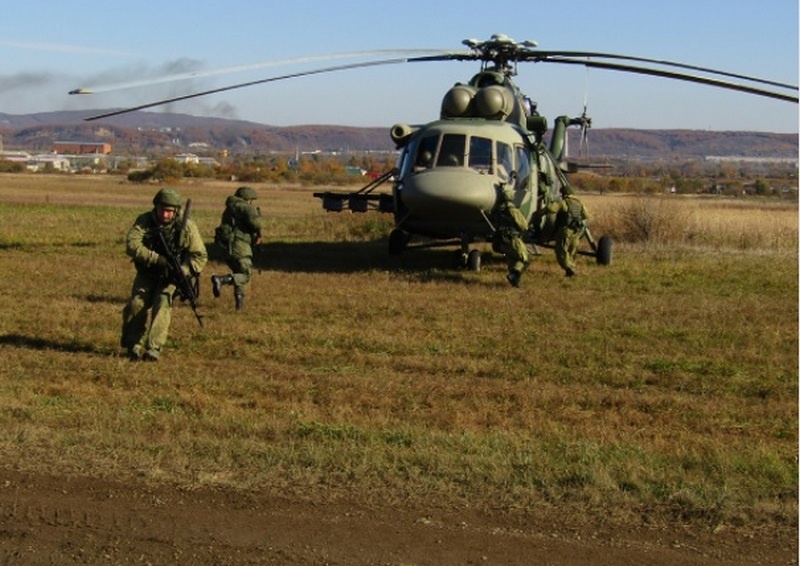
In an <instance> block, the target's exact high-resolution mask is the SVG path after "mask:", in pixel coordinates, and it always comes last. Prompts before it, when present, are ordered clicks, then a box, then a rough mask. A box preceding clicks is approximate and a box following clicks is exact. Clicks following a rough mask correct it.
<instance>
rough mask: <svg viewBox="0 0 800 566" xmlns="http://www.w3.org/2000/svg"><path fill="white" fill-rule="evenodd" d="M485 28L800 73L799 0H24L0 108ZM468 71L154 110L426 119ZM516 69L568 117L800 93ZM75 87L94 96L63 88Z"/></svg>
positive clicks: (601, 120)
mask: <svg viewBox="0 0 800 566" xmlns="http://www.w3.org/2000/svg"><path fill="white" fill-rule="evenodd" d="M496 33H502V34H506V35H508V36H510V37H511V38H513V39H515V40H517V41H523V40H534V41H537V42H538V44H539V48H540V49H545V50H554V49H559V50H587V51H595V52H604V53H616V54H624V55H634V56H638V57H648V58H654V59H661V60H670V61H678V62H682V63H688V64H692V65H697V66H702V67H710V68H714V69H720V70H724V71H729V72H735V73H740V74H743V75H749V76H756V77H760V78H766V79H771V80H776V81H780V82H785V83H790V84H792V85H797V84H798V2H797V0H769V2H754V1H753V0H670V1H660V2H647V1H643V0H573V1H571V2H553V1H552V0H549V1H546V2H545V1H541V0H520V1H518V0H503V1H502V2H492V1H491V0H482V1H477V0H459V1H453V0H442V1H430V0H404V1H402V2H389V1H384V0H350V1H348V0H340V1H338V2H329V1H327V0H293V1H291V2H282V1H273V2H263V1H262V2H259V1H257V0H226V1H225V2H196V1H195V2H187V1H183V0H168V1H163V0H158V1H153V0H138V1H132V0H120V1H116V2H108V3H101V4H84V3H79V2H70V3H55V2H52V1H48V0H28V1H27V2H10V3H8V4H7V5H4V6H3V17H2V19H1V20H0V113H6V114H27V113H35V112H51V111H58V110H106V109H114V108H121V107H130V106H135V105H139V104H146V103H149V102H152V101H156V100H160V99H164V98H168V97H173V96H180V95H184V94H189V93H192V92H198V91H203V90H209V89H214V88H220V87H224V86H229V85H233V84H238V83H242V82H248V81H254V80H261V79H265V78H270V77H276V76H282V75H286V74H292V73H298V72H305V71H310V70H314V69H320V68H327V67H331V66H335V65H346V64H350V63H356V62H364V61H370V60H383V59H391V58H397V57H405V56H408V55H409V54H412V55H413V54H416V51H412V50H419V49H435V50H447V51H462V50H465V49H466V48H465V47H464V46H463V45H462V43H461V42H462V40H464V39H467V38H476V39H479V40H485V39H488V38H489V37H490V36H492V35H493V34H496ZM354 53H358V54H361V55H358V56H356V55H352V54H354ZM342 54H351V55H349V56H346V57H345V56H344V55H342ZM221 70H222V71H226V72H224V73H222V72H218V71H221ZM478 70H479V64H478V63H477V62H435V63H401V64H390V65H382V66H372V67H368V68H361V69H351V70H345V71H339V72H329V73H321V74H316V75H313V76H306V77H302V78H295V79H290V80H281V81H275V82H269V83H267V84H260V85H256V86H252V87H248V88H244V89H238V90H234V91H228V92H224V93H219V94H214V95H210V96H207V97H202V98H198V99H193V100H188V101H184V102H176V103H171V104H169V105H166V106H163V107H160V108H155V109H151V110H150V111H155V112H158V111H171V112H180V113H187V114H194V115H200V116H215V117H222V118H236V119H242V120H251V121H254V122H259V123H262V124H268V125H274V126H288V125H308V124H336V125H348V126H369V127H386V128H387V129H388V128H390V127H391V126H392V125H393V124H395V123H401V122H402V123H409V124H419V123H424V122H427V121H430V120H434V119H436V118H438V115H439V109H440V105H441V100H442V97H443V96H444V94H445V92H446V91H447V90H448V89H449V88H450V87H451V86H453V85H454V84H455V83H458V82H467V81H468V80H469V79H470V78H471V77H472V75H473V74H475V73H476V72H477V71H478ZM187 76H188V77H190V78H186V77H187ZM179 77H183V79H181V80H169V81H165V80H164V79H165V78H172V79H177V78H179ZM515 80H516V82H517V84H518V85H519V86H520V87H521V88H522V90H523V91H524V92H525V93H526V94H527V95H528V96H530V97H531V98H532V99H533V100H535V101H536V102H537V103H538V108H539V111H540V112H541V113H542V114H543V115H545V116H546V117H548V119H549V121H550V123H551V124H552V123H553V119H554V118H555V117H556V116H560V115H565V114H566V115H570V116H578V115H580V113H581V112H582V110H583V107H584V104H585V105H586V106H587V109H588V113H589V115H590V116H591V117H592V120H593V122H592V124H593V127H594V128H643V129H698V130H714V131H735V130H736V131H738V130H747V131H765V132H780V133H797V132H798V105H797V104H795V103H791V102H784V101H779V100H773V99H768V98H763V97H758V96H755V95H751V94H745V93H739V92H732V91H727V90H723V89H719V88H713V87H710V86H703V85H695V84H691V83H687V82H683V81H673V80H668V79H664V78H656V77H644V76H638V75H631V74H627V73H620V72H617V71H605V70H598V69H589V70H587V69H586V68H585V67H583V66H574V65H558V64H554V63H523V64H521V65H520V67H519V74H518V76H517V77H516V79H515ZM77 88H90V89H92V90H93V91H94V94H91V95H77V96H76V95H69V94H68V92H69V91H70V90H73V89H77ZM795 94H796V92H795ZM89 114H91V113H87V115H89Z"/></svg>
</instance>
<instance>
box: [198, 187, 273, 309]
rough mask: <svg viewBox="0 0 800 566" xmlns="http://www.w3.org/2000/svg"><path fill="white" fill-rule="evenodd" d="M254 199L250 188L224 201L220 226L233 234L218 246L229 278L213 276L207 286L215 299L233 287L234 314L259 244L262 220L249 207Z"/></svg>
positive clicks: (238, 191)
mask: <svg viewBox="0 0 800 566" xmlns="http://www.w3.org/2000/svg"><path fill="white" fill-rule="evenodd" d="M257 197H258V195H257V194H256V192H255V190H253V189H252V188H250V187H239V188H238V189H237V190H236V193H235V194H233V195H231V196H229V197H228V198H227V199H226V200H225V211H224V212H223V213H222V220H221V222H220V226H221V227H222V226H230V227H232V228H233V230H232V231H231V233H230V236H229V237H228V241H225V242H218V244H219V245H220V246H222V247H223V251H224V252H225V263H226V264H227V265H228V267H229V268H230V270H231V273H230V274H229V275H213V276H212V277H211V286H212V290H213V292H214V296H215V297H219V296H220V293H221V288H222V286H223V285H233V297H234V301H235V305H236V309H237V310H241V309H242V308H244V288H245V286H246V285H247V284H248V283H250V278H251V276H252V272H253V246H254V245H258V244H260V243H261V229H262V228H263V218H262V217H261V211H260V210H259V209H258V208H257V207H255V206H253V204H252V203H253V201H254V200H256V198H257Z"/></svg>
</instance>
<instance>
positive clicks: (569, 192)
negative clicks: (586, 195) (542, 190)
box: [561, 185, 575, 197]
mask: <svg viewBox="0 0 800 566" xmlns="http://www.w3.org/2000/svg"><path fill="white" fill-rule="evenodd" d="M574 194H575V191H573V190H572V187H570V186H569V185H562V186H561V196H562V197H565V196H567V195H574Z"/></svg>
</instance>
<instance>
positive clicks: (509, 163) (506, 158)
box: [497, 142, 514, 181]
mask: <svg viewBox="0 0 800 566" xmlns="http://www.w3.org/2000/svg"><path fill="white" fill-rule="evenodd" d="M512 171H514V154H513V153H511V146H510V145H508V144H507V143H502V142H497V175H498V176H499V177H500V179H501V180H503V181H506V180H508V176H509V175H510V174H511V172H512Z"/></svg>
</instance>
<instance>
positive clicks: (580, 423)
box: [0, 176, 798, 529]
mask: <svg viewBox="0 0 800 566" xmlns="http://www.w3.org/2000/svg"><path fill="white" fill-rule="evenodd" d="M31 179H33V180H34V181H35V182H33V183H32V182H31ZM234 188H235V185H231V184H225V183H211V182H208V183H205V182H198V183H196V184H194V185H183V186H181V191H182V192H183V193H184V195H185V196H189V197H191V198H192V199H193V202H194V206H195V218H196V219H197V221H198V223H199V225H200V228H201V231H202V232H203V233H204V234H206V235H207V238H209V239H210V235H211V233H212V231H213V227H214V225H215V224H216V222H217V219H218V216H219V213H220V212H221V210H220V208H221V206H222V203H223V202H224V198H225V196H226V195H227V194H229V193H230V192H232V190H233V189H234ZM258 188H259V191H260V194H261V195H262V199H261V201H260V204H261V206H262V207H263V209H264V212H265V213H266V215H267V216H268V217H269V229H268V232H267V240H268V243H267V244H266V246H265V249H264V250H263V255H262V256H261V257H260V258H259V267H260V268H261V272H260V273H259V274H257V275H256V276H255V279H254V282H253V284H252V287H251V289H250V293H249V295H248V297H247V299H248V304H247V309H246V310H245V311H244V312H242V313H235V312H233V310H232V298H231V297H230V296H226V297H224V298H222V299H220V300H214V299H213V298H212V297H211V294H210V290H209V289H208V288H207V286H206V288H204V289H203V290H202V297H201V299H202V300H201V311H202V312H203V313H204V315H205V322H206V328H205V329H200V328H199V327H198V326H197V324H196V322H195V320H194V318H193V317H192V316H191V313H190V311H189V310H188V307H185V306H184V307H181V308H178V309H177V312H176V313H175V316H174V320H173V327H172V332H171V335H172V339H171V343H170V344H169V348H168V350H167V352H166V354H165V356H164V359H163V360H162V361H161V362H160V363H159V364H148V365H142V364H132V363H130V362H128V361H126V360H125V359H124V358H121V357H118V356H117V355H116V354H117V340H118V331H119V323H120V311H121V308H122V305H123V303H124V301H125V299H126V296H127V292H128V286H129V285H130V281H131V279H132V268H131V267H130V265H129V263H128V262H127V260H126V258H125V257H124V252H123V243H122V242H123V237H124V234H125V232H126V231H127V228H128V227H129V225H130V223H131V222H132V221H133V218H134V217H135V216H136V214H137V213H138V212H139V211H141V210H145V209H147V208H148V207H149V202H150V199H151V198H152V194H153V193H154V192H155V189H154V188H152V187H135V186H129V185H120V184H117V183H116V182H115V181H114V180H112V179H107V178H102V179H101V178H89V177H86V178H75V177H69V178H68V177H53V178H47V177H38V176H37V177H33V176H20V177H14V176H0V201H2V202H3V204H2V205H0V247H2V248H3V251H2V254H1V255H0V267H2V272H1V274H0V284H1V285H2V288H3V291H4V292H3V293H2V295H0V308H2V310H3V313H5V314H4V316H3V317H2V320H0V351H2V353H3V354H4V359H5V360H6V361H5V363H4V364H3V367H2V369H0V424H2V427H3V430H4V431H6V434H5V435H4V437H3V440H2V441H0V457H2V459H3V461H5V462H14V463H15V464H14V465H15V466H17V467H19V468H21V469H29V470H46V471H48V472H53V473H81V474H87V475H92V476H103V475H113V476H118V477H132V476H141V477H144V478H148V479H150V480H152V481H168V482H177V483H181V484H184V485H186V486H190V487H191V486H198V485H209V484H212V485H214V484H218V485H227V486H234V487H237V488H241V489H275V490H286V491H291V492H294V493H298V494H303V495H305V496H307V497H335V496H336V495H337V494H342V493H348V494H352V493H356V494H358V496H359V497H362V498H363V499H365V500H381V501H393V502H398V501H411V500H413V501H424V502H426V503H428V504H431V505H467V504H469V505H472V506H482V507H496V508H502V509H520V510H525V509H529V508H531V507H532V506H536V505H544V504H550V505H559V506H563V507H564V508H569V509H570V512H573V513H579V514H585V515H586V516H589V517H591V516H594V515H595V514H596V515H598V516H606V514H608V513H611V514H612V515H613V516H615V517H616V518H618V519H620V520H623V519H624V520H628V521H630V520H635V521H675V520H678V521H681V522H684V521H689V522H696V523H698V524H700V525H705V526H708V527H709V528H715V527H717V526H719V525H721V524H726V525H738V526H743V527H746V528H750V529H758V528H762V527H769V528H788V529H792V528H796V524H797V472H798V470H797V423H798V421H797V381H798V375H797V367H798V358H797V353H798V341H797V332H798V325H797V321H798V301H797V296H798V286H797V281H798V278H797V268H798V265H797V208H796V206H785V205H773V204H771V203H761V204H756V205H752V204H750V203H748V202H745V201H737V202H735V203H733V204H732V203H731V201H712V200H699V199H671V200H669V201H667V200H664V201H659V202H658V203H657V204H652V206H656V207H658V208H657V210H656V211H657V214H656V216H657V217H659V218H662V220H661V221H662V222H669V223H671V224H670V226H672V227H673V228H674V230H670V231H668V232H667V233H666V235H663V233H662V235H661V236H656V235H653V236H651V237H650V238H649V239H646V240H644V241H638V242H636V241H633V240H631V241H624V240H623V241H617V243H616V244H615V246H616V247H615V252H616V255H615V257H614V261H613V263H612V265H611V266H610V267H607V268H603V267H599V266H596V265H593V264H592V263H591V261H590V260H589V259H587V258H583V259H582V260H581V264H580V272H581V274H580V277H579V278H577V280H574V281H572V280H567V279H565V278H564V277H563V276H562V274H561V272H560V270H559V269H558V267H557V266H556V264H555V261H554V258H553V257H552V256H551V255H550V254H549V253H546V254H545V255H544V256H542V257H540V258H536V259H535V260H534V263H533V264H532V266H531V269H530V270H529V272H528V274H527V275H526V277H525V280H524V282H523V288H522V289H513V288H510V287H508V286H507V284H505V280H504V278H503V273H504V265H503V262H502V261H501V260H500V259H499V258H491V257H487V258H486V259H485V260H484V270H483V271H482V272H481V273H477V274H476V273H469V272H461V271H453V270H450V269H449V268H448V266H449V263H450V253H451V252H449V251H443V250H435V251H434V250H428V251H424V252H412V253H409V254H406V255H403V256H401V257H400V258H390V257H389V256H387V254H386V242H385V241H382V240H380V239H378V240H376V237H377V238H380V237H381V236H382V235H385V234H386V231H387V230H388V228H389V226H390V224H389V222H388V220H387V219H386V218H381V217H375V216H368V215H349V214H339V215H336V214H326V213H324V212H322V210H321V207H320V205H319V203H318V202H317V201H316V200H315V199H312V198H311V197H310V193H311V192H312V191H311V190H310V189H306V188H302V187H291V188H278V187H266V186H261V187H258ZM15 202H16V203H17V204H14V203H15ZM586 202H587V205H588V206H589V207H590V212H591V213H592V214H593V224H592V226H593V230H594V232H595V235H596V236H597V235H601V234H603V233H610V234H612V235H614V236H615V238H619V236H618V235H617V234H624V232H622V230H623V226H624V219H625V218H630V217H631V215H632V214H634V212H632V211H631V210H634V211H636V210H638V209H627V208H626V207H627V206H634V207H635V206H643V205H646V206H651V203H641V202H638V201H636V200H629V198H627V197H619V196H611V197H587V199H586ZM654 202H655V201H654ZM64 203H67V204H64ZM78 203H82V204H78ZM639 213H640V212H639ZM676 231H677V232H680V233H681V234H682V235H681V236H680V237H677V236H675V235H674V234H675V232H676ZM654 234H655V233H654ZM222 271H223V268H222V265H221V264H220V263H219V262H218V258H214V259H213V260H212V262H211V263H210V265H209V268H208V269H207V275H210V274H211V273H213V272H222ZM611 510H613V511H611Z"/></svg>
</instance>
